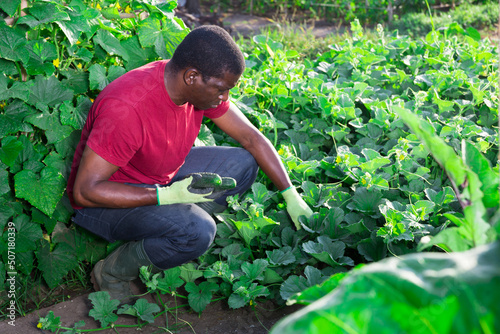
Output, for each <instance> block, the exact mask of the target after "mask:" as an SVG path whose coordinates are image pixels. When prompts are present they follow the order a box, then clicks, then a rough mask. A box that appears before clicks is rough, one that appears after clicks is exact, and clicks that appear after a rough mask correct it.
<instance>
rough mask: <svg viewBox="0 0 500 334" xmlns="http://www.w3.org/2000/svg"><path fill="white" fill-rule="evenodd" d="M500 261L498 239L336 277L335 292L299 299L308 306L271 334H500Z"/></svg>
mask: <svg viewBox="0 0 500 334" xmlns="http://www.w3.org/2000/svg"><path fill="white" fill-rule="evenodd" d="M499 256H500V242H498V241H497V242H496V243H493V244H490V245H488V246H482V247H478V248H475V249H473V250H470V251H467V252H462V253H451V254H442V253H441V254H433V253H420V254H411V255H406V256H403V257H401V258H391V259H386V260H383V261H380V262H378V263H373V264H369V265H366V266H364V267H362V268H360V269H354V270H353V271H351V272H350V273H349V274H348V275H347V276H346V277H344V278H342V279H341V280H340V282H338V281H339V278H337V277H335V276H332V278H331V279H330V280H331V281H333V282H334V283H333V285H338V287H336V288H335V289H334V290H333V291H331V289H330V288H329V287H317V286H316V287H313V288H310V289H309V290H306V291H304V294H305V295H306V296H309V297H310V296H317V297H316V298H314V297H313V298H309V300H307V299H304V298H302V296H297V297H296V298H297V299H296V300H298V301H299V302H301V303H303V304H306V305H307V304H310V305H309V306H307V307H306V308H304V309H302V310H300V311H298V312H295V313H293V314H291V315H289V316H287V317H286V318H284V319H282V320H281V321H280V322H279V323H278V324H276V326H274V327H273V328H272V330H271V333H280V334H281V333H283V334H291V333H319V332H328V333H409V334H410V333H411V334H413V333H464V334H465V333H498V332H499V331H500V321H499V320H498V319H499V318H498V315H499V314H500V308H499V305H498V302H497V301H498V298H500V292H499V290H498V289H497V288H496V287H497V286H498V284H500V262H499ZM330 291H331V292H330ZM323 296H324V297H323ZM321 297H323V298H321ZM319 298H321V299H319ZM315 300H317V301H315ZM367 305H369V307H367Z"/></svg>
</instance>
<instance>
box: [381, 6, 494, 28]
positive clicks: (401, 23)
mask: <svg viewBox="0 0 500 334" xmlns="http://www.w3.org/2000/svg"><path fill="white" fill-rule="evenodd" d="M498 15H499V6H498V3H496V4H495V3H494V2H491V3H487V4H484V5H470V4H464V5H462V6H459V7H457V8H456V9H455V10H450V11H449V12H446V13H439V14H437V15H434V16H433V17H430V16H429V14H428V12H420V13H411V14H407V15H404V16H402V17H401V18H400V19H399V20H396V21H395V22H394V23H393V24H392V25H391V28H392V29H398V30H399V32H400V33H403V34H409V35H410V36H425V35H426V34H427V33H429V32H431V31H432V29H433V27H434V29H443V28H445V27H447V26H449V25H450V24H451V23H452V22H456V23H458V24H459V25H461V26H463V27H464V28H468V27H472V28H475V29H486V30H493V29H494V27H495V25H496V24H497V23H498Z"/></svg>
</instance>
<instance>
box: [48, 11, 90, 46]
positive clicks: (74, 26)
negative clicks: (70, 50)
mask: <svg viewBox="0 0 500 334" xmlns="http://www.w3.org/2000/svg"><path fill="white" fill-rule="evenodd" d="M87 12H88V11H87ZM65 14H67V15H68V16H67V17H68V18H69V20H65V19H64V20H63V19H62V18H63V16H62V15H61V19H60V20H57V21H56V23H57V25H58V26H59V28H61V30H62V31H63V33H64V35H66V38H68V41H69V42H70V43H71V45H74V44H76V42H77V41H78V38H79V37H80V35H81V34H82V32H85V33H90V32H91V31H92V29H91V28H90V26H89V21H88V20H87V18H85V17H84V16H83V15H81V14H80V13H76V12H75V11H71V10H66V12H65Z"/></svg>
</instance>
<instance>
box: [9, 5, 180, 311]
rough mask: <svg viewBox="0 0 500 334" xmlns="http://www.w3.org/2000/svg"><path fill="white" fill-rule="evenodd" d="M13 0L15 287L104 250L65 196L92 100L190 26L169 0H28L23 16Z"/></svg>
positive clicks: (165, 50) (53, 281)
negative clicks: (119, 0) (79, 223)
mask: <svg viewBox="0 0 500 334" xmlns="http://www.w3.org/2000/svg"><path fill="white" fill-rule="evenodd" d="M113 3H114V2H113ZM20 5H21V0H18V1H8V2H1V3H0V8H1V9H2V10H3V11H4V12H5V13H6V14H7V15H9V16H11V17H12V18H11V19H10V20H8V22H9V23H10V25H8V24H6V23H5V22H4V21H3V20H2V21H1V22H0V36H1V37H0V68H1V72H2V74H1V75H0V88H1V89H0V107H1V109H0V124H1V125H0V138H1V145H0V236H1V238H0V250H1V254H2V257H1V258H0V282H1V284H2V287H3V282H4V281H5V278H6V273H16V272H17V273H19V275H16V279H17V280H18V284H16V286H17V288H18V289H22V287H26V285H27V284H28V283H29V282H30V277H31V276H32V275H34V274H35V273H38V272H40V273H41V275H42V276H43V279H44V280H45V282H46V283H47V285H48V286H49V288H54V287H56V286H58V285H59V284H60V282H61V280H62V278H63V277H64V276H65V275H66V274H67V273H68V272H69V271H71V270H73V269H75V268H76V266H78V264H79V263H80V262H90V263H94V262H96V261H97V260H99V259H100V258H102V257H103V256H104V254H105V253H106V243H105V242H103V241H102V240H98V239H97V238H96V237H95V236H93V235H92V234H91V233H88V232H86V231H84V230H82V229H78V228H75V227H74V226H72V225H71V224H69V222H70V217H71V215H72V209H71V206H70V205H69V201H68V198H67V196H66V195H65V187H66V178H67V176H68V174H69V170H70V166H71V162H72V159H73V153H74V149H75V146H76V144H77V142H78V140H79V139H80V133H81V131H80V130H81V129H82V127H83V124H84V122H85V119H86V116H87V112H88V110H89V108H90V105H91V103H92V100H93V99H94V98H95V97H96V95H97V94H98V93H99V91H100V90H101V89H102V88H104V87H105V86H106V85H107V84H108V83H109V82H110V81H112V80H113V79H115V78H116V77H118V76H119V75H121V74H123V73H125V72H126V71H128V70H131V69H133V68H136V67H138V66H141V65H143V64H146V63H148V62H150V61H152V60H155V59H159V58H169V57H170V55H171V54H172V52H173V50H174V48H175V46H176V45H177V44H178V43H179V42H180V41H181V40H182V38H183V37H184V36H185V34H186V33H187V28H185V26H184V24H183V22H182V21H180V20H178V19H176V18H173V16H172V13H173V9H174V8H175V7H176V6H177V3H176V2H175V1H169V2H167V3H164V4H161V5H159V6H153V5H151V4H149V3H148V2H147V1H141V0H137V1H129V2H127V7H125V6H124V7H123V8H122V7H120V6H119V4H116V5H114V4H112V5H109V6H107V5H106V4H105V2H103V1H82V0H73V1H71V2H70V3H69V4H68V5H66V4H63V2H62V1H51V2H49V1H30V4H29V7H28V8H26V9H24V12H25V13H26V15H25V16H21V15H20V13H21V11H20ZM120 13H121V14H122V15H125V16H127V17H130V18H127V19H120ZM141 15H142V16H141ZM146 16H147V17H146ZM140 17H144V19H141V18H140ZM10 221H12V222H13V223H14V225H15V234H14V235H13V236H11V235H9V237H8V233H7V229H6V228H5V227H6V226H7V223H8V222H10ZM14 244H15V247H14ZM10 252H15V261H13V260H11V258H10V257H8V256H9V254H10ZM9 275H10V274H9ZM17 296H19V297H20V296H21V292H20V291H18V294H17ZM18 304H19V306H20V307H21V304H22V303H18Z"/></svg>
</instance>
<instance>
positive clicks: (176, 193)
mask: <svg viewBox="0 0 500 334" xmlns="http://www.w3.org/2000/svg"><path fill="white" fill-rule="evenodd" d="M234 187H236V181H235V180H234V179H232V178H227V177H224V178H221V177H220V176H219V175H218V174H215V173H192V174H189V175H187V176H186V177H185V178H184V179H182V180H180V181H176V182H174V183H172V184H171V185H170V186H166V187H157V188H156V195H157V198H158V205H165V204H174V203H201V202H210V201H213V199H214V198H217V197H218V196H220V194H221V193H222V192H224V191H226V190H227V189H231V188H234ZM222 188H224V189H222Z"/></svg>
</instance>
